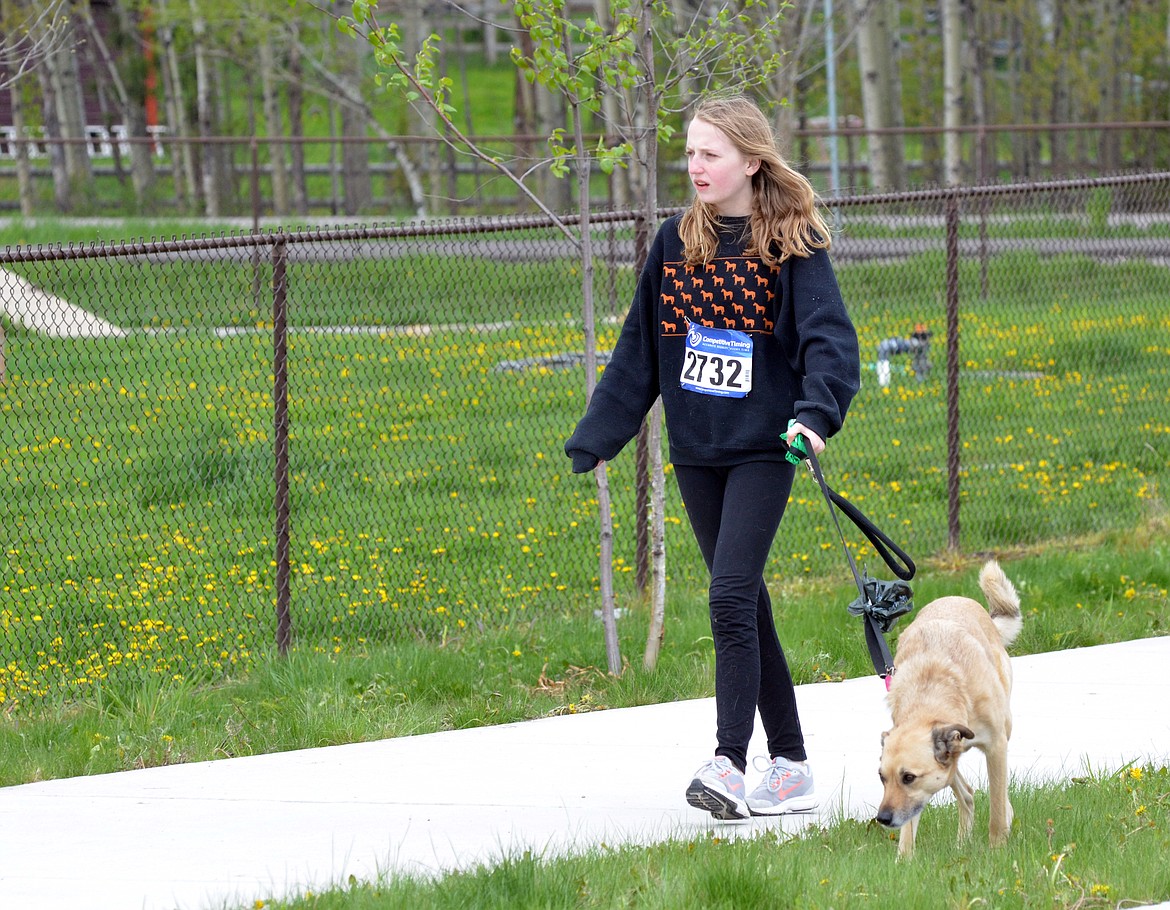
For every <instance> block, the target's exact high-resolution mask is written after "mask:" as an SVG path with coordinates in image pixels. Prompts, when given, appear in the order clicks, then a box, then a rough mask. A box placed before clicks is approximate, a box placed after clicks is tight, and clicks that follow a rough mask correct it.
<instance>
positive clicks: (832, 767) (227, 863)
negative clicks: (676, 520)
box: [0, 637, 1170, 910]
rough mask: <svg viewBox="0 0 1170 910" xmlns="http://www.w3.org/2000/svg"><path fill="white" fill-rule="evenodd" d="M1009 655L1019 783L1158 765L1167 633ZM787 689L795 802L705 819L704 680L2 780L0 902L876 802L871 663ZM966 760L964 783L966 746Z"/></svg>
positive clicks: (806, 820)
mask: <svg viewBox="0 0 1170 910" xmlns="http://www.w3.org/2000/svg"><path fill="white" fill-rule="evenodd" d="M1013 664H1014V667H1015V695H1014V703H1013V706H1014V714H1015V733H1014V736H1013V740H1012V747H1011V755H1010V759H1011V767H1012V774H1013V780H1014V782H1015V783H1016V784H1021V783H1025V782H1033V783H1040V782H1042V781H1049V780H1058V779H1065V778H1068V777H1071V776H1076V775H1080V774H1085V773H1088V772H1107V771H1112V770H1116V769H1118V768H1120V767H1122V766H1123V765H1125V764H1126V763H1128V762H1138V763H1142V762H1154V763H1159V764H1165V763H1167V762H1170V709H1167V705H1170V637H1167V638H1156V639H1145V640H1140V641H1134V642H1126V643H1123V644H1116V645H1104V646H1100V647H1094V648H1082V649H1077V650H1071V651H1061V652H1055V653H1051V654H1041V655H1034V656H1028V657H1018V658H1015V659H1014V661H1013ZM797 694H798V698H799V701H800V707H801V715H802V719H803V721H804V724H805V728H806V729H805V732H806V736H807V739H808V747H809V753H810V760H811V762H812V764H813V768H814V772H815V775H816V781H817V790H818V793H819V794H820V797H821V809H820V810H819V811H818V812H816V813H813V814H810V815H806V816H800V817H789V818H785V819H780V820H770V821H765V820H759V819H756V820H752V821H749V822H746V823H744V822H741V823H735V824H718V823H715V822H714V821H713V820H712V819H711V817H710V816H709V815H706V814H704V813H702V812H699V811H697V810H695V809H691V808H690V807H689V806H687V805H686V803H685V802H684V799H683V790H684V788H685V786H686V783H687V781H688V780H689V779H690V777H691V773H692V772H693V771H694V769H695V768H696V767H697V766H698V765H699V763H700V762H701V761H702V760H703V759H704V758H706V757H707V756H708V755H709V754H710V753H711V750H712V747H713V727H714V713H715V709H714V702H713V700H711V699H700V700H693V701H684V702H677V703H673V704H667V705H657V706H650V707H643V708H627V709H621V710H609V711H597V712H593V713H588V714H578V715H571V716H566V717H555V718H547V719H543V720H534V721H529V722H526V723H518V724H509V725H505V726H495V727H484V728H481V729H476V730H460V731H453V732H448V733H435V734H430V735H425V736H413V737H403V738H399V739H389V740H383V741H379V742H372V743H361V744H355V745H348V746H335V747H332V748H324V749H308V750H304V751H299V752H288V753H283V754H278V755H263V756H256V757H252V758H238V759H228V760H224V761H217V762H205V763H200V764H189V765H176V766H172V767H167V768H152V769H147V770H143V771H128V772H122V773H118V774H108V775H101V776H94V777H82V778H71V779H67V780H56V781H46V782H43V783H37V784H27V785H24V786H19V787H8V788H3V789H0V908H5V910H8V908H12V910H18V908H19V910H25V908H28V910H34V908H35V910H54V908H62V910H80V908H84V910H172V908H180V910H223V908H233V907H251V906H253V902H254V901H256V900H258V899H266V898H271V897H274V896H282V895H285V896H287V895H291V894H296V893H299V892H301V891H303V890H305V889H313V890H319V889H322V888H325V887H327V886H329V885H330V884H332V883H337V882H344V881H345V880H346V879H347V878H348V877H349V876H350V875H353V876H356V877H357V878H358V879H372V878H375V877H376V876H377V875H379V874H380V873H391V874H392V873H394V872H409V873H415V874H433V873H440V872H442V871H444V870H450V869H457V868H466V867H469V866H473V865H474V864H477V863H480V862H491V861H493V860H495V859H497V858H499V857H500V856H501V855H505V854H515V853H517V852H519V851H522V850H525V849H532V850H534V851H537V852H540V853H543V854H549V855H551V854H557V853H561V852H564V851H572V850H574V849H579V848H584V847H588V846H590V845H596V844H599V843H601V842H602V841H604V842H605V843H607V844H611V845H612V844H619V843H650V842H654V841H657V840H661V839H666V838H670V837H688V836H693V835H701V834H704V833H706V832H709V831H711V830H713V829H715V828H716V827H717V828H718V829H719V831H720V834H721V836H733V837H734V836H745V835H746V836H750V835H752V834H755V833H757V832H759V831H760V830H762V829H763V828H764V827H766V826H782V827H783V828H784V829H785V830H788V831H798V830H800V829H801V828H803V827H804V826H807V825H809V824H812V823H821V822H831V821H833V820H834V819H837V818H840V817H842V816H849V817H856V818H869V817H871V816H872V814H873V812H874V807H875V805H876V803H877V801H878V798H879V796H880V788H879V786H878V780H877V763H878V755H879V752H880V745H879V738H880V734H881V731H882V730H883V729H885V728H886V727H887V726H888V723H889V715H888V712H887V711H886V708H885V702H884V695H885V690H884V687H883V686H882V684H881V682H880V680H878V679H877V677H867V678H864V679H857V680H849V681H846V682H843V683H822V684H819V685H809V686H801V687H799V688H798V690H797ZM752 745H753V754H755V753H756V752H758V753H760V754H762V753H763V752H764V751H765V749H764V744H763V741H762V737H757V740H756V741H754V742H753V744H752ZM963 763H964V768H965V769H966V771H967V772H968V777H969V778H970V779H972V781H973V783H974V782H976V781H978V782H980V784H981V783H982V781H983V767H982V765H981V757H980V756H979V755H978V754H977V753H976V754H974V755H971V756H965V757H964V759H963ZM751 783H753V781H751V780H750V779H749V784H751ZM983 798H985V796H983V795H982V794H980V795H977V799H983ZM928 811H929V810H928ZM894 849H895V847H894V844H893V843H891V844H890V851H891V860H892V857H893V852H894Z"/></svg>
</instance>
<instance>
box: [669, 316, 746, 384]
mask: <svg viewBox="0 0 1170 910" xmlns="http://www.w3.org/2000/svg"><path fill="white" fill-rule="evenodd" d="M679 384H680V385H681V386H682V387H683V388H684V389H687V390H688V391H691V392H699V393H701V394H703V395H719V396H721V397H724V398H743V397H745V396H746V395H747V393H748V392H750V391H751V390H752V339H751V336H750V335H747V334H745V333H744V332H737V331H735V330H734V329H713V328H708V327H706V326H696V325H692V326H691V327H690V329H689V331H688V332H687V346H686V350H685V351H684V353H683V366H682V374H681V375H680V376H679Z"/></svg>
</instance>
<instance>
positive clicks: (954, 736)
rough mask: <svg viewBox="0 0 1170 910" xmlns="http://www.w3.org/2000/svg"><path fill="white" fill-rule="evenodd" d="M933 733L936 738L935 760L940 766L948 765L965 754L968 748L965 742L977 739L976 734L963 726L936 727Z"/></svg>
mask: <svg viewBox="0 0 1170 910" xmlns="http://www.w3.org/2000/svg"><path fill="white" fill-rule="evenodd" d="M931 732H932V734H933V736H934V758H935V761H937V762H938V763H939V764H940V765H945V764H948V763H949V762H951V761H952V760H953V759H956V758H958V757H959V756H960V755H962V754H963V750H964V749H965V748H966V746H965V745H964V743H963V740H965V739H974V738H975V733H974V732H973V731H972V730H971V729H970V728H969V727H964V726H963V725H962V724H950V725H948V726H946V727H935V728H934V730H932V731H931Z"/></svg>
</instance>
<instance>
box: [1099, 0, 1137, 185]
mask: <svg viewBox="0 0 1170 910" xmlns="http://www.w3.org/2000/svg"><path fill="white" fill-rule="evenodd" d="M1129 6H1130V0H1100V3H1099V5H1098V8H1097V35H1098V41H1099V43H1098V53H1097V61H1098V63H1097V66H1098V70H1097V72H1098V74H1099V85H1100V86H1101V108H1100V110H1099V112H1098V116H1097V119H1098V120H1099V121H1101V122H1102V123H1116V122H1118V121H1120V120H1123V119H1125V117H1124V113H1123V107H1124V97H1123V92H1122V79H1123V72H1124V70H1123V67H1124V66H1126V65H1127V64H1126V63H1123V61H1125V60H1126V57H1127V54H1126V51H1125V33H1126V23H1128V21H1129ZM1118 55H1121V56H1118ZM1099 158H1100V166H1101V169H1102V171H1104V172H1106V173H1112V172H1115V171H1117V170H1118V168H1120V166H1121V136H1120V134H1119V133H1118V132H1117V131H1116V130H1111V129H1107V130H1103V131H1102V136H1101V145H1100V152H1099Z"/></svg>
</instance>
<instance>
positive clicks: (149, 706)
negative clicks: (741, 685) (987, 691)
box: [0, 523, 1170, 786]
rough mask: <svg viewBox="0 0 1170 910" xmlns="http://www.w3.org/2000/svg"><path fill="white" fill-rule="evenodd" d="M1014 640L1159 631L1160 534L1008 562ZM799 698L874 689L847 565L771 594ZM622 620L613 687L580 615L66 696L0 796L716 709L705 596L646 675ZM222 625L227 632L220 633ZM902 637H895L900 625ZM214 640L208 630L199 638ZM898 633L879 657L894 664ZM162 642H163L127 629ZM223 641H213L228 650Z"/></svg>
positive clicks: (965, 574)
mask: <svg viewBox="0 0 1170 910" xmlns="http://www.w3.org/2000/svg"><path fill="white" fill-rule="evenodd" d="M1002 562H1003V565H1004V567H1005V570H1006V571H1007V573H1008V575H1009V577H1010V578H1011V579H1012V580H1013V582H1014V583H1015V584H1016V586H1017V588H1018V589H1019V591H1020V595H1021V600H1022V607H1023V612H1024V618H1025V619H1024V631H1023V633H1022V634H1021V636H1020V638H1019V640H1018V642H1017V644H1016V645H1015V647H1014V649H1013V653H1015V654H1032V653H1042V652H1045V651H1051V650H1057V649H1064V648H1073V647H1085V646H1090V645H1096V644H1104V643H1109V642H1116V641H1127V640H1132V639H1138V638H1143V637H1149V636H1156V635H1165V634H1167V633H1168V632H1170V628H1168V624H1170V613H1168V610H1167V607H1168V606H1170V600H1168V595H1167V591H1168V589H1170V568H1167V567H1168V566H1170V527H1168V526H1167V525H1166V524H1164V523H1163V524H1157V525H1148V526H1143V527H1140V528H1138V529H1135V530H1129V531H1125V532H1113V533H1111V534H1108V535H1097V536H1095V537H1093V538H1089V539H1085V540H1081V541H1078V542H1072V541H1063V542H1061V543H1060V544H1059V545H1046V546H1038V547H1035V548H1032V549H1029V550H1020V551H1018V552H1016V553H1014V554H1005V556H1004V558H1003V561H1002ZM980 564H981V557H978V556H972V557H967V558H962V559H953V558H952V559H948V560H940V561H937V562H936V561H932V562H930V563H928V564H927V565H925V566H923V568H922V569H921V571H920V574H919V576H918V578H917V579H916V580H915V582H914V585H913V587H914V599H915V602H916V603H917V604H918V605H920V606H921V605H923V604H925V603H926V602H927V601H929V600H931V599H933V598H935V597H938V596H941V595H943V594H948V593H954V592H969V593H971V594H972V595H973V596H977V594H978V589H977V586H976V575H977V573H978V569H979V566H980ZM772 589H773V592H774V595H775V596H774V602H775V605H776V614H777V626H778V628H780V629H782V630H783V632H782V637H783V641H784V644H785V648H786V653H787V656H788V660H789V664H790V666H791V668H792V672H793V676H794V678H795V680H796V681H797V683H798V684H807V683H818V682H824V683H831V682H832V681H836V680H841V679H845V678H857V677H863V676H868V675H870V674H872V673H873V668H872V666H871V665H870V663H869V656H868V652H867V651H866V649H865V645H864V637H863V629H862V626H861V621H860V620H859V619H858V618H857V617H855V616H853V615H851V614H850V613H849V612H848V611H847V610H846V605H847V604H848V603H849V602H850V601H851V600H852V599H853V598H854V597H855V596H856V591H855V590H853V589H852V580H851V578H850V576H849V573H848V571H847V569H846V567H845V565H844V563H843V562H842V563H841V564H840V565H839V566H838V568H837V570H836V571H835V572H833V573H832V575H831V576H827V577H817V578H789V579H787V580H774V581H773V584H772ZM623 606H624V607H625V608H626V610H627V611H628V612H627V613H626V614H625V615H624V616H623V617H622V618H621V619H620V620H619V635H620V640H621V648H622V652H623V655H624V657H625V659H626V662H627V666H626V667H625V669H624V671H623V672H622V674H621V675H620V676H611V675H610V674H608V673H607V672H605V671H604V670H602V669H599V668H602V667H604V666H605V651H604V642H603V637H602V629H601V624H600V622H599V621H598V620H597V619H596V618H595V617H594V616H593V614H592V611H591V610H581V609H577V608H570V607H569V606H568V605H567V604H566V605H565V606H562V607H560V608H555V607H550V608H547V609H544V610H541V611H525V612H520V611H517V612H514V613H512V614H511V615H510V616H509V617H508V618H507V620H506V621H503V622H498V623H495V624H493V625H490V626H488V625H485V626H484V627H483V628H482V629H480V628H471V627H468V626H464V627H463V628H460V627H459V626H458V625H457V624H454V623H452V624H451V626H450V627H449V628H448V629H447V630H446V631H445V633H443V634H440V635H438V636H437V639H436V640H433V641H431V640H425V639H423V638H421V637H420V638H416V639H406V640H402V641H399V642H396V643H393V644H388V643H379V642H376V641H372V640H370V641H366V642H364V643H361V644H355V643H353V642H349V643H347V645H346V647H344V648H342V647H338V648H336V649H335V650H334V649H326V650H329V651H330V653H327V654H320V653H313V649H308V648H306V649H302V650H298V651H295V652H294V653H292V654H291V655H290V656H289V657H288V658H280V657H279V656H277V655H275V654H274V653H273V651H272V649H271V648H266V647H264V646H260V645H257V646H256V648H255V650H254V651H253V652H252V654H251V661H250V665H249V667H248V668H247V670H246V671H245V670H244V669H242V668H233V667H232V666H231V665H229V666H228V667H227V668H226V669H225V672H224V673H223V674H221V675H218V676H216V677H215V678H214V679H207V678H201V677H198V676H194V677H192V678H187V679H183V680H180V681H172V680H171V679H170V678H169V676H168V675H162V674H158V673H155V672H153V670H152V668H150V667H148V666H140V667H138V668H136V672H131V670H132V668H131V667H129V666H126V667H123V668H122V669H123V672H119V673H113V674H110V676H109V677H108V678H105V679H99V680H97V681H95V682H94V683H93V684H92V685H90V686H87V687H84V688H83V689H81V690H79V691H78V692H77V693H76V694H73V695H71V696H69V697H65V696H64V695H63V694H61V693H57V695H56V696H55V697H50V698H48V699H45V700H42V701H41V702H40V703H38V704H37V705H36V706H35V707H32V706H30V707H28V709H27V710H24V711H21V712H12V711H7V712H5V713H4V714H2V715H0V786H6V785H12V784H17V783H23V782H28V781H34V780H42V779H47V778H56V777H68V776H75V775H80V774H93V773H104V772H109V771H119V770H126V769H130V768H136V767H145V766H152V765H159V764H168V763H172V762H179V761H204V760H212V759H215V758H220V757H227V756H239V755H255V754H262V753H268V752H278V751H284V750H288V749H299V748H312V747H316V746H327V745H336V744H339V743H346V742H356V741H363V740H373V739H383V738H387V737H393V736H406V735H412V734H416V733H428V732H435V731H439V730H451V729H466V728H469V727H478V726H483V725H486V724H493V723H510V722H513V721H520V720H526V719H531V718H536V717H542V716H546V715H550V714H559V713H571V712H575V711H583V710H596V709H600V708H604V707H613V708H617V707H630V706H635V705H645V704H656V703H664V702H670V701H674V700H679V699H687V698H702V697H708V696H710V695H712V694H713V690H712V688H711V687H712V685H713V683H712V678H713V677H712V673H713V663H712V660H713V656H712V653H711V640H710V628H709V625H708V621H707V613H706V598H705V593H704V590H703V588H702V587H701V586H694V587H688V586H683V585H675V586H672V587H671V589H670V595H669V599H668V605H667V626H666V638H665V644H664V647H663V650H662V654H661V656H660V659H659V663H658V666H657V667H656V668H655V669H654V670H653V671H649V670H646V669H645V668H643V667H642V660H641V657H642V651H643V649H644V647H645V636H646V629H647V627H648V614H647V609H646V605H645V604H644V603H643V602H642V601H640V600H638V599H632V598H631V599H626V600H624V601H623ZM221 622H222V619H221ZM903 622H905V621H903ZM215 628H216V626H215V624H214V623H209V624H208V631H211V630H214V629H215ZM899 628H900V627H899V626H895V628H894V630H893V632H892V634H891V636H890V642H891V647H896V643H897V632H898V631H899ZM144 633H151V634H156V635H159V636H162V637H163V638H164V639H165V637H166V633H165V630H164V628H163V627H161V626H160V627H157V628H155V629H146V630H140V632H139V636H138V640H140V641H143V640H146V638H147V637H148V636H147V635H146V634H144ZM97 637H99V636H97V635H96V634H95V636H94V638H97ZM223 637H224V638H226V637H227V636H226V633H224V634H223Z"/></svg>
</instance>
